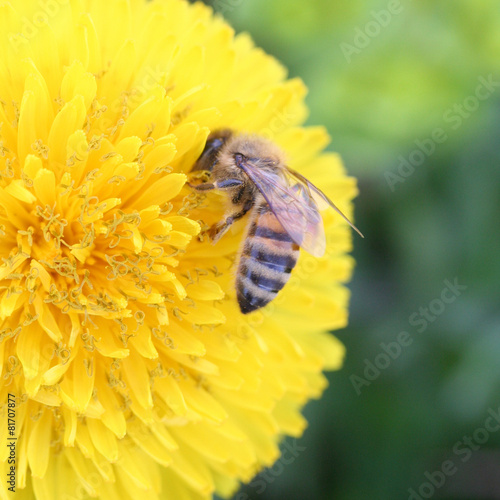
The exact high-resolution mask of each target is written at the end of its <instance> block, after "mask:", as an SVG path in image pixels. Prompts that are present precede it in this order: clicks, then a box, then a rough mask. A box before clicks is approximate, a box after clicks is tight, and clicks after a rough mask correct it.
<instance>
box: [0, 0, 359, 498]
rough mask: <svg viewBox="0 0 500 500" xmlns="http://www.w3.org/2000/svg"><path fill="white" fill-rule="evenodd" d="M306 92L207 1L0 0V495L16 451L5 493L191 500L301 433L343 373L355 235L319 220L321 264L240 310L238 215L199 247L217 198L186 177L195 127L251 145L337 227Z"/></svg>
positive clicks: (216, 211) (306, 267)
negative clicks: (266, 145) (315, 198)
mask: <svg viewBox="0 0 500 500" xmlns="http://www.w3.org/2000/svg"><path fill="white" fill-rule="evenodd" d="M304 95H305V88H304V85H303V84H302V82H301V81H300V80H297V79H292V80H286V73H285V70H284V68H283V67H282V66H281V65H280V64H278V63H277V62H276V61H275V60H274V59H273V58H271V57H269V56H268V55H266V54H264V53H263V52H262V51H261V50H259V49H258V48H255V47H254V46H253V44H252V42H251V40H250V39H249V37H248V36H247V35H239V36H237V37H234V33H233V31H232V29H231V28H230V27H229V26H228V25H227V24H226V23H225V22H224V21H223V20H222V19H220V18H218V17H214V16H213V14H212V12H211V10H210V9H208V8H207V7H205V6H203V5H201V4H194V5H189V4H188V3H186V2H184V1H181V0H163V1H160V0H158V1H155V2H146V1H143V0H129V1H127V0H107V1H102V2H99V1H92V0H45V1H35V0H16V1H10V2H9V1H5V0H2V1H1V2H0V127H1V128H0V176H1V178H0V230H1V233H0V234H1V237H0V256H1V257H2V262H1V265H0V371H1V374H2V379H1V380H2V385H1V391H0V404H1V405H2V411H1V421H0V435H1V436H2V440H1V446H0V455H1V459H2V462H3V467H2V480H1V481H0V497H1V498H7V497H8V495H10V494H9V492H8V488H9V487H10V486H11V484H10V483H9V482H7V480H6V478H9V477H8V476H7V473H9V472H10V471H11V465H10V464H9V458H12V450H14V458H15V473H14V484H15V491H16V495H17V496H16V498H19V499H25V498H26V499H31V498H36V499H37V500H42V499H43V500H46V499H47V500H48V499H54V500H55V499H81V498H87V497H89V496H91V497H97V498H102V499H111V500H113V499H129V498H130V499H135V498H141V499H160V498H161V499H172V500H179V499H181V500H182V499H191V498H192V499H196V498H199V499H202V498H210V497H211V495H212V494H213V493H214V492H217V493H219V494H222V495H230V494H231V493H232V492H234V490H235V489H236V488H237V486H238V484H239V482H240V481H248V480H250V479H251V478H252V477H253V476H254V475H255V474H256V473H257V472H258V471H259V470H260V469H262V468H263V467H265V466H269V465H271V464H273V462H274V461H275V460H276V459H277V458H278V456H279V448H278V445H279V442H280V440H281V439H282V438H283V437H284V436H286V435H290V436H300V435H301V433H302V432H303V430H304V428H305V425H306V422H305V421H304V418H303V417H302V416H301V414H300V411H301V409H302V407H303V405H304V404H305V403H306V402H307V401H308V399H310V398H314V397H319V396H320V394H321V392H322V391H323V389H324V388H325V386H326V379H325V377H324V376H323V375H322V373H321V372H322V370H323V369H336V368H338V367H339V366H340V364H341V362H342V356H343V347H342V346H341V344H340V343H339V342H338V341H337V340H336V339H335V338H334V337H332V336H330V335H329V334H327V333H326V332H327V331H328V330H331V329H334V328H340V327H343V326H345V325H346V322H347V311H346V307H347V301H348V291H347V290H346V288H345V287H344V286H343V285H342V283H344V282H345V281H346V280H348V279H349V277H350V274H351V270H352V265H353V262H352V259H351V258H350V257H349V256H347V255H346V252H348V251H349V250H350V248H351V235H350V230H349V228H348V226H347V225H346V224H345V223H344V222H343V221H342V220H341V219H340V217H338V215H336V214H334V213H329V212H325V213H324V221H325V228H326V232H327V240H328V251H327V255H326V256H325V257H323V258H321V259H316V258H313V257H310V256H308V255H307V254H303V255H302V256H301V258H300V259H299V264H298V266H297V268H296V269H295V270H294V272H293V275H292V279H291V281H290V282H289V284H288V285H287V286H286V287H285V289H284V290H283V293H281V294H280V295H279V296H278V298H277V299H276V300H275V301H274V302H273V303H271V304H270V305H269V306H268V307H267V308H265V309H263V310H261V311H259V312H256V313H254V314H252V315H249V316H243V315H242V314H241V313H240V311H239V308H238V304H237V302H236V299H235V292H234V284H233V279H234V276H233V268H234V266H233V264H234V259H235V255H236V252H237V251H238V248H239V246H240V244H241V241H242V237H243V234H244V233H243V229H244V225H245V221H242V222H241V224H237V225H235V227H234V228H233V229H232V230H231V231H230V233H229V234H228V235H226V236H225V237H224V238H223V239H222V240H221V241H220V242H219V243H218V244H217V245H212V244H211V243H210V242H209V241H208V240H207V238H206V237H205V236H204V229H205V228H206V226H207V225H209V224H211V223H212V222H214V221H216V220H219V219H220V218H221V216H222V214H223V204H224V197H223V196H222V195H220V194H218V193H211V194H210V195H209V196H207V197H205V198H203V197H200V196H199V195H197V194H196V193H193V192H192V191H191V190H190V189H189V188H188V187H187V186H185V183H186V180H187V173H189V171H190V169H191V167H192V165H193V163H194V162H195V160H196V159H197V158H198V157H199V155H200V153H201V151H202V150H203V147H204V144H205V140H206V138H207V136H208V134H209V133H210V131H211V130H215V129H218V128H224V127H229V128H232V129H234V130H239V131H245V132H255V133H258V134H261V135H264V136H267V137H269V138H271V139H272V140H274V141H275V142H276V143H277V144H279V145H280V146H281V147H282V148H283V150H284V151H285V152H286V154H287V157H288V158H289V164H290V166H291V167H293V168H295V169H297V170H299V171H301V172H302V173H303V174H304V175H306V176H307V177H308V178H309V179H311V180H312V181H313V182H314V183H315V184H317V185H318V186H320V187H321V188H322V189H324V190H325V192H326V193H327V194H328V195H329V196H331V197H332V199H333V200H334V201H335V202H336V203H338V205H339V207H340V208H341V209H342V210H344V211H345V212H346V213H347V215H349V214H350V209H351V207H350V200H351V199H352V198H353V197H354V196H355V194H356V187H355V182H354V180H353V179H351V178H348V177H346V176H345V173H344V170H343V167H342V165H341V162H340V160H339V158H338V157H337V156H336V155H334V154H326V153H321V151H322V150H323V148H324V147H325V145H326V144H327V142H328V137H327V135H326V133H325V131H324V130H323V129H322V128H317V127H314V128H303V127H301V123H303V121H304V119H305V117H306V112H307V110H306V108H305V105H304V103H303V99H304ZM9 401H15V404H11V405H9V404H8V402H9ZM13 415H15V417H14V423H12V422H11V421H10V420H9V417H10V416H13ZM13 437H15V438H17V439H16V440H14V441H15V446H13V447H10V448H9V447H8V446H6V444H9V443H12V442H14V441H13V440H12V438H13ZM11 491H12V490H11Z"/></svg>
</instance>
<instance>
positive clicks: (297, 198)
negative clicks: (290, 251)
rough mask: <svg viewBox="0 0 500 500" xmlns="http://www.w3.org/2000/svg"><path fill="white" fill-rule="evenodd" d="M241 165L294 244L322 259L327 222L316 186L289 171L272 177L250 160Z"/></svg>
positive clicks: (281, 171) (282, 170)
mask: <svg viewBox="0 0 500 500" xmlns="http://www.w3.org/2000/svg"><path fill="white" fill-rule="evenodd" d="M238 165H239V166H240V167H241V168H242V169H243V171H244V172H245V173H246V174H247V175H248V177H249V178H250V179H251V180H252V182H254V184H255V186H256V187H257V189H258V190H259V191H260V192H261V193H262V194H263V196H264V198H265V199H266V201H267V203H268V204H269V207H270V208H271V210H272V211H273V213H274V215H275V216H276V218H277V219H278V220H279V222H280V223H281V225H282V226H283V229H285V231H286V232H287V233H288V234H289V235H290V237H291V238H292V240H293V241H294V242H295V243H297V245H299V246H301V247H302V248H303V249H304V250H306V251H307V252H309V253H310V254H312V255H314V256H316V257H321V256H322V255H323V254H324V253H325V247H326V241H325V232H324V228H323V219H322V218H321V215H320V213H319V209H318V205H317V203H316V200H315V196H314V195H313V194H312V193H313V191H311V187H312V188H314V186H313V185H312V184H311V183H310V182H308V181H307V180H305V178H304V177H302V176H300V175H299V176H297V175H295V174H294V173H293V172H291V171H288V170H287V169H286V168H283V169H281V170H280V172H279V174H272V173H269V172H266V171H265V170H263V169H260V168H256V167H255V166H253V165H252V162H251V161H248V160H246V161H245V160H243V161H241V162H238ZM314 189H316V188H314ZM318 191H319V190H318ZM319 192H320V191H319Z"/></svg>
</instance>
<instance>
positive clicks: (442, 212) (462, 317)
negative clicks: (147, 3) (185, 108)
mask: <svg viewBox="0 0 500 500" xmlns="http://www.w3.org/2000/svg"><path fill="white" fill-rule="evenodd" d="M207 3H210V2H207ZM211 3H212V4H214V3H215V4H216V5H215V9H216V10H217V11H219V12H220V13H222V14H223V15H224V16H225V17H226V18H227V19H229V21H230V22H231V24H232V25H233V26H234V27H235V29H236V30H237V31H238V32H240V31H248V32H249V33H250V34H251V35H252V36H253V38H254V39H255V41H256V43H257V44H258V45H259V46H261V47H263V48H264V49H265V50H266V51H267V52H269V53H271V54H273V55H275V56H276V57H277V58H278V59H279V60H281V61H282V62H283V63H284V64H285V65H286V66H287V67H288V68H289V71H290V76H300V77H301V78H302V79H303V80H304V81H305V83H306V85H307V86H308V87H309V95H308V97H307V103H308V105H309V107H310V109H311V113H310V118H309V120H308V124H311V125H317V124H322V125H325V126H326V127H327V128H328V130H329V132H330V134H331V136H332V144H331V149H332V150H335V151H338V152H339V153H340V154H341V155H342V158H343V160H344V163H345V165H346V167H347V169H348V171H349V173H350V174H352V175H354V176H355V177H357V178H358V180H359V187H360V195H359V197H358V198H357V200H356V212H355V213H356V215H355V221H356V224H357V226H358V227H359V228H360V229H361V231H362V232H363V233H364V234H365V239H364V240H362V239H361V238H359V237H356V235H354V241H355V250H354V256H355V258H356V261H357V267H356V270H355V275H354V277H353V280H352V282H351V284H350V288H351V290H352V301H351V308H350V324H349V326H348V328H346V329H344V330H342V331H337V332H335V334H336V335H337V336H338V337H339V338H340V339H341V340H342V341H343V342H344V343H345V345H346V347H347V357H346V361H345V365H344V368H343V369H342V370H341V371H339V372H334V373H330V374H328V378H329V381H330V387H329V389H328V390H327V392H326V393H325V395H324V397H323V399H321V400H320V401H314V402H312V403H310V404H309V405H308V406H307V408H306V410H305V413H306V416H307V418H308V420H309V422H310V426H309V429H308V430H307V431H306V433H305V435H304V437H303V438H302V439H301V440H299V441H298V443H297V444H298V446H300V447H301V448H300V450H301V451H299V452H297V457H295V460H293V463H288V464H281V465H280V464H278V466H277V467H276V468H275V469H274V470H272V471H268V472H267V475H264V476H260V478H259V481H258V482H254V483H253V485H247V486H246V487H244V488H243V489H242V490H241V491H240V492H239V494H238V495H237V496H236V497H235V498H237V499H238V500H248V499H261V500H271V499H272V500H274V499H287V500H295V499H297V500H298V499H336V500H359V499H383V500H391V499H407V498H410V492H409V488H414V490H415V491H416V492H417V493H418V494H419V495H420V498H447V499H459V498H462V499H500V448H499V445H500V430H490V431H484V425H485V423H486V421H487V419H488V416H489V413H488V412H489V411H491V412H495V413H498V412H499V411H500V410H499V408H500V390H499V389H500V314H499V310H500V308H499V304H498V302H499V300H498V299H499V289H500V258H499V257H500V236H499V235H500V231H499V219H500V217H499V216H500V211H499V208H500V169H499V164H500V151H499V149H500V148H499V135H500V85H499V84H497V85H495V82H500V71H499V70H500V5H499V3H498V1H488V0H478V1H477V2H472V1H469V0H463V1H462V0H449V1H444V0H443V1H441V0H418V1H407V0H401V2H398V1H397V0H396V1H386V0H384V1H378V0H368V1H367V0H365V1H362V0H350V1H349V2H339V1H331V0H330V1H329V0H310V1H304V0H219V1H217V2H211ZM389 8H391V10H392V11H393V13H392V14H391V13H390V12H389V11H388V9H389ZM381 11H384V13H381ZM377 18H378V21H376V19H377ZM367 33H368V34H367ZM485 80H486V81H488V80H490V82H493V83H492V84H490V85H488V86H486V87H485V85H484V84H481V82H484V81H485ZM478 86H479V87H481V88H480V89H479V92H480V96H481V97H482V99H483V100H478V99H477V98H475V97H474V96H475V94H476V91H477V90H478ZM464 106H465V107H464ZM476 108H477V109H476ZM433 134H434V135H433ZM433 137H439V142H436V141H434V140H433ZM419 144H420V145H421V146H422V145H423V146H422V147H423V148H424V149H426V151H427V152H426V153H418V152H416V151H418V150H419ZM409 159H412V160H414V161H415V162H417V163H420V164H419V165H417V166H416V167H415V168H414V171H413V172H410V171H409V170H408V168H407V169H406V170H404V169H403V171H402V172H403V174H404V175H406V176H405V177H403V176H401V173H399V172H398V167H399V168H400V169H401V164H402V163H403V162H404V160H409ZM397 175H399V176H400V177H399V178H398V177H396V176H397ZM396 180H398V181H402V182H396ZM395 182H396V183H395ZM391 186H392V187H391ZM445 280H448V281H449V282H451V283H454V282H456V283H458V284H459V285H461V286H464V287H466V289H462V290H461V291H460V295H457V296H453V295H452V294H451V293H450V292H449V291H448V292H445V294H448V295H445V297H446V298H448V299H449V302H450V303H448V304H446V303H444V302H442V301H441V299H440V297H441V294H442V292H443V290H444V289H445V288H446V284H445ZM452 298H453V299H454V300H453V301H451V299H452ZM429 307H431V308H432V311H434V312H435V313H436V314H433V313H432V312H429V314H431V316H428V319H425V316H423V315H424V314H426V313H425V312H423V309H421V308H429ZM401 332H408V335H409V338H410V339H411V340H410V342H411V344H410V345H406V346H404V347H401V353H400V354H399V355H397V356H396V355H394V357H395V359H390V360H389V362H388V363H386V364H388V366H387V367H386V368H384V369H381V370H380V373H379V374H376V373H375V374H372V375H371V376H372V378H374V380H371V381H367V382H366V384H365V385H361V386H360V385H357V390H356V389H355V387H354V383H353V380H354V378H353V377H354V376H357V377H360V378H359V379H356V380H357V381H358V383H359V381H360V380H361V378H363V379H365V380H367V379H366V378H365V375H364V370H365V368H366V366H367V360H368V362H370V363H376V362H377V363H378V365H379V366H385V365H384V361H387V357H385V358H384V356H383V355H382V356H380V355H381V353H383V352H384V351H383V348H382V346H381V343H384V344H386V345H387V344H389V343H391V342H395V341H396V340H397V338H398V336H399V335H400V333H401ZM393 348H394V352H395V353H397V348H395V347H394V345H393ZM375 376H376V378H375ZM498 418H499V420H500V417H498ZM491 422H492V421H488V423H491ZM490 429H493V427H491V426H490ZM467 437H469V438H470V441H466V440H467ZM290 442H291V443H293V441H290ZM448 460H450V461H451V464H450V463H449V462H447V461H448ZM443 466H444V468H445V469H446V471H447V472H448V475H443V474H442V473H436V471H438V470H441V469H442V468H443ZM425 473H427V476H431V477H432V478H433V481H434V482H435V485H432V483H431V482H430V479H429V477H426V475H425ZM424 483H428V484H427V485H425V484H424ZM442 483H444V484H442ZM413 498H415V499H418V498H419V496H414V497H413Z"/></svg>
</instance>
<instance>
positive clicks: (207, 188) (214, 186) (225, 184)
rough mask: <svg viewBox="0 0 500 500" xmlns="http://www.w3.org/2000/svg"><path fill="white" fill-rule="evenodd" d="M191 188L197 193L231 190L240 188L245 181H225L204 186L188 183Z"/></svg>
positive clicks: (204, 184)
mask: <svg viewBox="0 0 500 500" xmlns="http://www.w3.org/2000/svg"><path fill="white" fill-rule="evenodd" d="M188 184H189V187H192V188H193V189H196V190H197V191H212V189H229V188H234V187H237V186H240V185H241V184H243V181H240V180H239V179H226V180H223V181H216V182H204V183H203V184H191V183H188Z"/></svg>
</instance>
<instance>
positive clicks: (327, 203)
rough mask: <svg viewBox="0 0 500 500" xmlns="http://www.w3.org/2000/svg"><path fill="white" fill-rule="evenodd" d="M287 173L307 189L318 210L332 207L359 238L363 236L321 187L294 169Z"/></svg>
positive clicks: (288, 170)
mask: <svg viewBox="0 0 500 500" xmlns="http://www.w3.org/2000/svg"><path fill="white" fill-rule="evenodd" d="M287 173H288V174H289V175H290V176H292V177H294V178H295V179H297V182H298V183H299V184H300V186H302V187H304V186H305V188H306V189H307V190H308V192H309V196H311V197H312V198H313V199H314V201H315V202H316V205H317V206H318V207H319V209H320V210H325V209H327V208H328V207H331V208H333V209H334V210H335V211H336V212H337V213H338V214H339V215H340V216H341V217H342V218H343V219H344V220H345V221H346V222H347V223H348V224H349V225H350V226H351V227H352V228H353V229H354V231H356V232H357V233H358V234H359V235H360V236H361V238H364V236H363V234H362V233H361V231H360V230H359V229H358V228H357V227H356V226H355V225H354V224H353V223H352V222H351V221H350V220H349V219H348V218H347V217H346V216H345V215H344V214H343V213H342V212H341V211H340V209H339V208H338V207H337V206H336V205H335V203H333V201H332V200H330V198H328V196H326V194H325V193H323V191H321V189H319V188H317V187H316V186H315V185H314V184H312V183H311V182H309V181H308V180H307V179H306V178H305V177H304V176H303V175H301V174H299V173H298V172H296V171H295V170H291V169H287Z"/></svg>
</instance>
